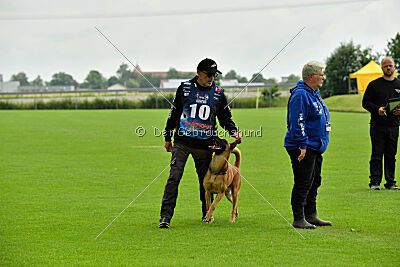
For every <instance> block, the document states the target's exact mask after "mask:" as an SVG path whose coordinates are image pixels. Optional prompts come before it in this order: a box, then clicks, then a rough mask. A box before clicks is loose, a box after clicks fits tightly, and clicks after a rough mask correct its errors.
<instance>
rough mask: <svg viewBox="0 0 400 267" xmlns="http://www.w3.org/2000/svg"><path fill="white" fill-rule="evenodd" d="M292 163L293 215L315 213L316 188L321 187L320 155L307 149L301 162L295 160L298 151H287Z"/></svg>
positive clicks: (298, 153)
mask: <svg viewBox="0 0 400 267" xmlns="http://www.w3.org/2000/svg"><path fill="white" fill-rule="evenodd" d="M288 154H289V156H290V160H291V162H292V169H293V175H294V185H293V190H292V199H291V204H292V209H293V212H294V213H297V212H299V211H302V210H303V208H304V213H305V214H313V213H315V212H316V200H317V194H318V187H319V186H320V185H321V166H322V154H321V153H320V152H318V151H315V150H312V149H307V151H306V155H305V157H304V158H303V160H302V161H300V162H299V160H298V159H297V158H298V156H299V155H300V149H294V150H290V151H288Z"/></svg>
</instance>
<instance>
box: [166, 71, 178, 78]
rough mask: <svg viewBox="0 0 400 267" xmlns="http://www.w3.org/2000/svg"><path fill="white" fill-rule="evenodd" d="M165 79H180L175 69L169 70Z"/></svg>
mask: <svg viewBox="0 0 400 267" xmlns="http://www.w3.org/2000/svg"><path fill="white" fill-rule="evenodd" d="M167 79H180V75H179V72H178V71H177V70H176V69H175V68H170V69H169V70H168V72H167Z"/></svg>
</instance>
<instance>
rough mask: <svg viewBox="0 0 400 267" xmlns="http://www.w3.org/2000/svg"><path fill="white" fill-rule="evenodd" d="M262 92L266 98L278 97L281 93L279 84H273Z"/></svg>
mask: <svg viewBox="0 0 400 267" xmlns="http://www.w3.org/2000/svg"><path fill="white" fill-rule="evenodd" d="M261 94H262V96H263V98H264V99H265V100H267V99H271V100H272V99H274V98H275V97H278V96H280V95H281V93H280V92H279V87H278V84H275V85H274V86H271V87H270V88H264V89H263V90H262V91H261Z"/></svg>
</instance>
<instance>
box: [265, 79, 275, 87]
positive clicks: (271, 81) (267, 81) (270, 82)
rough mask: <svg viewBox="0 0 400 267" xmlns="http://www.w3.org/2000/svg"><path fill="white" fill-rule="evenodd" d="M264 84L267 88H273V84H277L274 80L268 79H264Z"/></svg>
mask: <svg viewBox="0 0 400 267" xmlns="http://www.w3.org/2000/svg"><path fill="white" fill-rule="evenodd" d="M265 84H267V85H268V86H273V85H275V84H278V81H277V80H276V79H275V78H268V79H265Z"/></svg>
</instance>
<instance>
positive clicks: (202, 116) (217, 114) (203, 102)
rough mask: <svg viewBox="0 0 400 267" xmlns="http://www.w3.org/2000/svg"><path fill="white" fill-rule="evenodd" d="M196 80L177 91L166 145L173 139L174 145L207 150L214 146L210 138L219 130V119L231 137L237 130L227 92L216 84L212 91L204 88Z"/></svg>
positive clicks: (167, 126)
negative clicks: (226, 95) (178, 144)
mask: <svg viewBox="0 0 400 267" xmlns="http://www.w3.org/2000/svg"><path fill="white" fill-rule="evenodd" d="M197 79H198V77H197V76H196V77H194V78H193V79H191V80H189V81H186V82H183V83H182V84H181V85H180V86H179V87H178V89H177V91H176V94H175V99H174V101H173V102H172V104H173V105H174V106H173V107H171V111H170V114H169V117H168V120H167V124H166V127H165V132H164V137H165V141H171V138H172V135H174V142H175V143H180V144H185V145H188V146H192V147H196V148H206V149H208V146H209V145H211V144H212V141H211V140H212V138H211V137H212V136H213V135H215V132H216V130H217V124H216V119H217V118H218V121H219V124H220V126H221V127H222V128H224V129H225V130H226V131H228V132H229V134H230V135H233V134H234V133H235V132H236V131H237V128H236V125H235V123H234V122H233V121H232V113H231V111H230V108H229V106H228V101H227V99H226V97H225V94H224V90H223V89H222V88H220V87H219V86H217V85H216V84H215V83H213V84H212V85H211V86H210V87H202V86H200V85H199V84H198V83H197ZM173 132H175V133H174V134H173Z"/></svg>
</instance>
